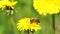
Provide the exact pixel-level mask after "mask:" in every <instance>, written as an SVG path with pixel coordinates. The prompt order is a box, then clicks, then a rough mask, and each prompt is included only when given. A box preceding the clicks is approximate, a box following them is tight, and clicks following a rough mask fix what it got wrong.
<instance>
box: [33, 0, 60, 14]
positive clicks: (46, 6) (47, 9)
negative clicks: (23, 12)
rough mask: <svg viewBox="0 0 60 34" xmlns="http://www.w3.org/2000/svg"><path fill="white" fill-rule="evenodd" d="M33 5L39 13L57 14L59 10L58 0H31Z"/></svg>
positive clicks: (59, 1)
mask: <svg viewBox="0 0 60 34" xmlns="http://www.w3.org/2000/svg"><path fill="white" fill-rule="evenodd" d="M33 7H34V8H35V9H36V10H37V12H38V13H39V14H42V15H47V14H57V13H59V10H60V0H33Z"/></svg>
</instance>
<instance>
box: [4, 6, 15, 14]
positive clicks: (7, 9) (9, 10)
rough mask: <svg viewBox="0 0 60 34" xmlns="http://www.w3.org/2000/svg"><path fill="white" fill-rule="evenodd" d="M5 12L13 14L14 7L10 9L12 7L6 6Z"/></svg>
mask: <svg viewBox="0 0 60 34" xmlns="http://www.w3.org/2000/svg"><path fill="white" fill-rule="evenodd" d="M5 14H6V15H13V14H14V9H12V7H10V6H6V7H5Z"/></svg>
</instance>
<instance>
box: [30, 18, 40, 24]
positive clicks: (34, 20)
mask: <svg viewBox="0 0 60 34" xmlns="http://www.w3.org/2000/svg"><path fill="white" fill-rule="evenodd" d="M30 22H31V23H34V22H35V23H36V24H38V23H40V21H39V19H37V18H32V19H31V20H30Z"/></svg>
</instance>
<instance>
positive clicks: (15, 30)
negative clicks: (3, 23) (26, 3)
mask: <svg viewBox="0 0 60 34" xmlns="http://www.w3.org/2000/svg"><path fill="white" fill-rule="evenodd" d="M10 19H11V22H12V26H13V29H14V32H15V34H18V33H17V29H16V25H15V22H14V20H13V18H12V17H11V18H10Z"/></svg>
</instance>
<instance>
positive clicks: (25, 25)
mask: <svg viewBox="0 0 60 34" xmlns="http://www.w3.org/2000/svg"><path fill="white" fill-rule="evenodd" d="M30 20H31V19H30V18H24V19H21V20H19V23H17V28H18V30H20V31H22V30H26V31H27V30H28V29H29V30H30V31H33V30H35V31H37V30H39V29H41V26H40V25H39V24H36V23H35V22H34V23H31V21H30Z"/></svg>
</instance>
